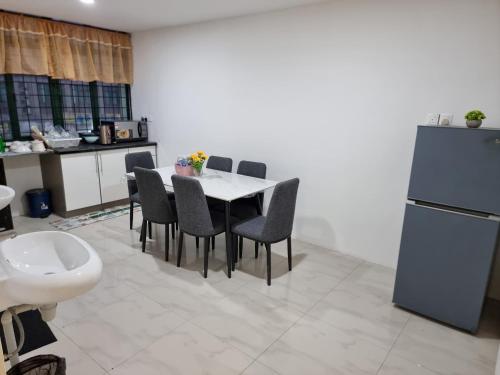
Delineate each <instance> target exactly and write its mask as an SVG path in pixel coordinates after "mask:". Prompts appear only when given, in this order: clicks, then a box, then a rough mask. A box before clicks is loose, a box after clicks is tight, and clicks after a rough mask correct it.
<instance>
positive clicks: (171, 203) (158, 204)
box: [134, 167, 177, 261]
mask: <svg viewBox="0 0 500 375" xmlns="http://www.w3.org/2000/svg"><path fill="white" fill-rule="evenodd" d="M134 174H135V180H136V182H137V188H138V191H139V194H140V196H141V209H142V228H141V240H142V252H144V251H145V250H146V223H147V222H149V223H156V224H163V225H165V260H166V261H168V253H169V235H168V227H169V224H170V225H171V226H172V232H175V222H176V221H177V213H176V208H175V200H172V199H171V198H170V197H169V194H168V193H167V191H166V190H165V186H164V185H163V181H162V179H161V176H160V174H159V173H158V172H156V171H153V170H151V169H146V168H141V167H135V168H134Z"/></svg>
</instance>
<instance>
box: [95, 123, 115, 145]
mask: <svg viewBox="0 0 500 375" xmlns="http://www.w3.org/2000/svg"><path fill="white" fill-rule="evenodd" d="M99 138H100V140H101V145H110V144H112V143H116V140H115V123H114V122H113V121H101V125H100V126H99Z"/></svg>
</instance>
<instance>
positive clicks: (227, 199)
mask: <svg viewBox="0 0 500 375" xmlns="http://www.w3.org/2000/svg"><path fill="white" fill-rule="evenodd" d="M154 170H155V171H157V172H158V173H159V174H160V176H161V179H162V181H163V184H164V185H165V189H166V190H167V191H171V192H173V191H174V187H173V185H172V175H174V174H176V173H175V166H173V165H171V166H168V167H162V168H156V169H154ZM126 176H127V178H128V179H135V175H134V172H130V173H127V174H126ZM192 178H195V179H197V180H198V181H199V182H200V185H201V187H202V188H203V192H204V193H205V195H206V196H207V197H211V198H215V199H219V200H221V201H224V203H225V216H226V254H227V267H228V273H227V276H228V277H229V278H230V277H231V270H234V262H233V249H232V241H231V221H230V217H231V202H232V201H235V200H236V199H239V198H243V197H246V196H251V195H254V194H257V193H261V192H263V191H265V190H267V189H270V188H273V187H274V186H276V185H277V184H278V181H273V180H266V179H262V178H256V177H250V176H245V175H241V174H237V173H230V172H223V171H218V170H215V169H209V168H204V169H203V173H202V175H201V176H199V177H192Z"/></svg>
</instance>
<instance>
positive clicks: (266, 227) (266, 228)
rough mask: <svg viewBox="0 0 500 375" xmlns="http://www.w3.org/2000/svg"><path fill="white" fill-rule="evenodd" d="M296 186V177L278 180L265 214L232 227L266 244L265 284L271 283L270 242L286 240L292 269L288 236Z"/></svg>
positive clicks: (290, 229) (292, 215)
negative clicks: (282, 180)
mask: <svg viewBox="0 0 500 375" xmlns="http://www.w3.org/2000/svg"><path fill="white" fill-rule="evenodd" d="M298 188H299V179H298V178H294V179H291V180H288V181H284V182H280V183H279V184H278V185H276V187H275V188H274V192H273V196H272V198H271V203H269V209H268V211H267V216H257V217H255V218H253V219H250V220H247V221H244V222H242V223H239V224H236V225H233V227H232V232H233V234H235V235H238V236H241V237H245V238H248V239H251V240H253V241H258V242H263V243H264V244H265V245H266V252H267V285H271V244H273V243H276V242H281V241H283V240H285V239H286V240H287V245H288V269H289V270H290V271H291V270H292V239H291V237H290V236H291V235H292V228H293V217H294V214H295V202H296V201H297V190H298Z"/></svg>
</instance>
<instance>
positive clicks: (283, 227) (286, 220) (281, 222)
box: [262, 178, 299, 242]
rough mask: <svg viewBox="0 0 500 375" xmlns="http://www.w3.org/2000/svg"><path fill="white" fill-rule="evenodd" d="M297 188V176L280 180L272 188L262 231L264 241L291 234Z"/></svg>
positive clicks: (278, 239) (281, 238) (282, 238)
mask: <svg viewBox="0 0 500 375" xmlns="http://www.w3.org/2000/svg"><path fill="white" fill-rule="evenodd" d="M298 188H299V179H298V178H292V179H291V180H288V181H283V182H280V183H279V184H277V185H276V187H275V188H274V192H273V196H272V198H271V203H269V209H268V210H267V217H266V223H265V224H264V229H263V233H262V237H263V238H264V239H265V241H269V242H276V241H281V240H284V239H285V238H287V237H289V236H290V235H291V234H292V229H293V217H294V215H295V203H296V201H297V190H298Z"/></svg>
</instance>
